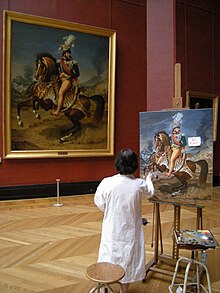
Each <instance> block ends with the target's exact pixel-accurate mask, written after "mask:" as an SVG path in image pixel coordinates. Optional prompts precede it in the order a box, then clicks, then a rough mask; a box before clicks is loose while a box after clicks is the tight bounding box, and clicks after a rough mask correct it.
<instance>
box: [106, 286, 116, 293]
mask: <svg viewBox="0 0 220 293" xmlns="http://www.w3.org/2000/svg"><path fill="white" fill-rule="evenodd" d="M105 288H107V289H109V290H110V292H114V291H113V290H112V288H111V287H110V286H109V285H108V284H105Z"/></svg>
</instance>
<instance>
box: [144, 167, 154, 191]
mask: <svg viewBox="0 0 220 293" xmlns="http://www.w3.org/2000/svg"><path fill="white" fill-rule="evenodd" d="M152 176H153V174H152V173H151V172H149V173H148V174H147V176H146V183H147V188H148V192H149V193H151V194H152V195H153V194H154V185H153V182H152V180H151V179H152Z"/></svg>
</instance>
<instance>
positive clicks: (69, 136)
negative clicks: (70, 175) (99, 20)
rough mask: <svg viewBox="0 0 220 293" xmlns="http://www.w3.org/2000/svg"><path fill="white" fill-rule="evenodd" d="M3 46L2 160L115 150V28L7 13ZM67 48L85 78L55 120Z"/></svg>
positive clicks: (67, 94) (100, 153)
mask: <svg viewBox="0 0 220 293" xmlns="http://www.w3.org/2000/svg"><path fill="white" fill-rule="evenodd" d="M3 50H4V51H3V52H4V53H3V134H4V158H6V159H17V158H60V157H62V158H63V157H101V156H113V155H114V119H115V117H114V110H115V109H114V107H115V97H114V95H115V54H116V32H115V31H113V30H109V29H105V28H98V27H93V26H88V25H83V24H78V23H72V22H67V21H61V20H55V19H48V18H43V17H38V16H33V15H27V14H21V13H16V12H12V11H4V44H3ZM67 50H69V51H70V53H71V58H70V59H68V61H69V63H68V64H71V65H68V66H72V67H69V68H71V70H73V69H72V68H75V67H74V66H76V64H77V67H78V69H79V76H78V77H77V78H73V77H72V76H71V78H70V77H69V76H68V78H66V75H65V78H66V79H68V81H70V82H69V84H71V87H72V88H70V89H68V90H66V92H65V95H64V102H63V108H62V110H61V113H60V115H59V116H58V117H55V116H54V115H52V113H54V111H55V110H56V107H57V104H58V99H59V93H60V87H61V85H62V82H63V79H62V80H61V77H62V78H63V77H64V75H61V73H63V72H61V70H60V68H61V66H60V64H61V60H62V59H63V54H65V52H66V51H67ZM73 64H74V65H73ZM55 68H56V70H55ZM65 74H66V72H65ZM50 114H51V115H50Z"/></svg>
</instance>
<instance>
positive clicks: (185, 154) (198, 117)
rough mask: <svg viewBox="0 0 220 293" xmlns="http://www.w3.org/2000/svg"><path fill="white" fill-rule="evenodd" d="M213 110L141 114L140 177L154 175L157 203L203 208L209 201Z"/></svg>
mask: <svg viewBox="0 0 220 293" xmlns="http://www.w3.org/2000/svg"><path fill="white" fill-rule="evenodd" d="M212 165H213V111H212V109H199V110H197V109H196V110H194V109H189V110H186V109H178V110H164V111H158V112H141V113H140V175H141V177H144V176H145V175H146V174H147V173H148V172H152V173H153V175H154V176H153V177H154V186H155V197H156V199H159V200H160V201H162V202H163V201H164V202H170V203H180V204H186V203H187V204H193V205H194V204H196V205H203V204H204V203H205V201H209V200H210V199H211V194H212V174H213V166H212Z"/></svg>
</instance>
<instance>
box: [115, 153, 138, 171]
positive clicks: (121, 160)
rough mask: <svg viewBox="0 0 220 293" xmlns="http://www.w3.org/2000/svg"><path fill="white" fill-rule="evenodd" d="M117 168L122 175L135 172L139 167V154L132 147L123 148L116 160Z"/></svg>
mask: <svg viewBox="0 0 220 293" xmlns="http://www.w3.org/2000/svg"><path fill="white" fill-rule="evenodd" d="M115 168H116V170H117V172H118V173H119V174H121V175H127V174H133V173H134V172H135V171H136V170H137V168H138V160H137V154H136V153H135V152H134V151H132V150H130V149H122V150H121V151H120V152H119V154H118V156H117V158H116V160H115Z"/></svg>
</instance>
